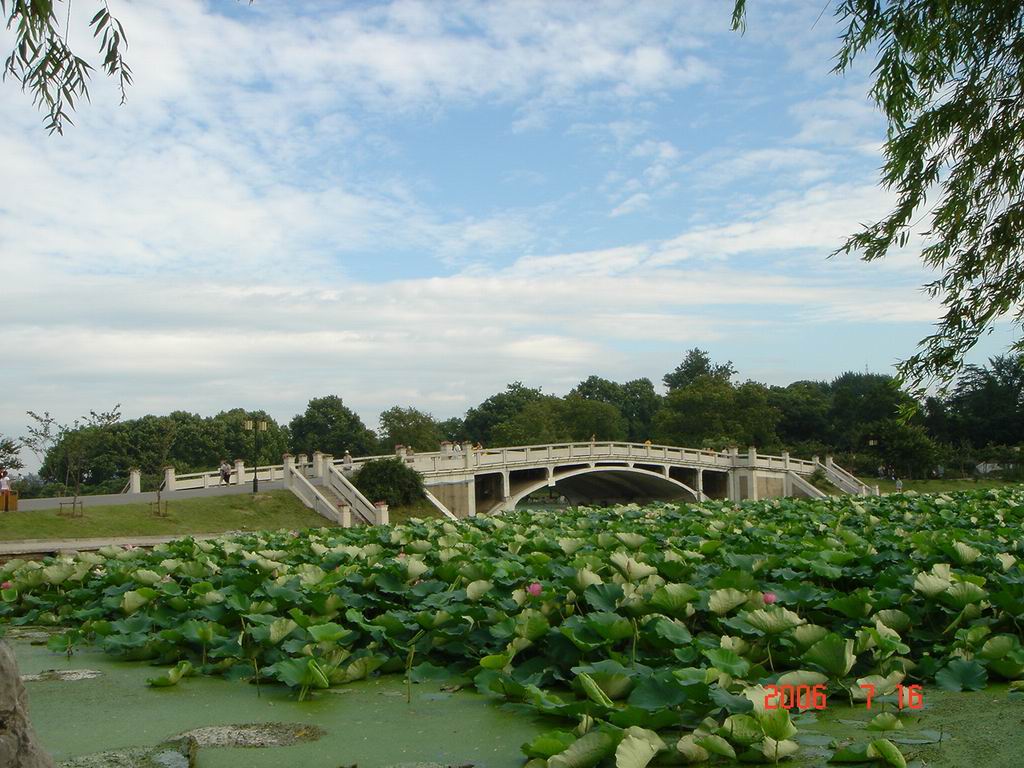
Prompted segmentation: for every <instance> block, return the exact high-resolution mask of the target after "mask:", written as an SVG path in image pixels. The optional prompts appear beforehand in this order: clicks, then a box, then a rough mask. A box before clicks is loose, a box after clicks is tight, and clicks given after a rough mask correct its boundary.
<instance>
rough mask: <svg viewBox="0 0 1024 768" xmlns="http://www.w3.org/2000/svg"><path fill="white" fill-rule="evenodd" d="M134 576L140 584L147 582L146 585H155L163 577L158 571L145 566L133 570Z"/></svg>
mask: <svg viewBox="0 0 1024 768" xmlns="http://www.w3.org/2000/svg"><path fill="white" fill-rule="evenodd" d="M132 578H133V579H135V581H137V582H139V584H145V585H146V586H149V587H151V586H153V585H154V584H156V583H157V582H158V581H160V579H162V578H163V577H162V576H161V575H160V574H159V573H157V572H156V571H150V570H146V569H145V568H139V569H138V570H136V571H133V572H132Z"/></svg>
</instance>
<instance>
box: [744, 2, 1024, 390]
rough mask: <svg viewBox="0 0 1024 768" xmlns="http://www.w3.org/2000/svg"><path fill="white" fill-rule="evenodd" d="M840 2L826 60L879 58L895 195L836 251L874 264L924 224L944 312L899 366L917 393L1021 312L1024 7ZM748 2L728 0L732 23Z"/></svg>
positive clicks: (888, 174)
mask: <svg viewBox="0 0 1024 768" xmlns="http://www.w3.org/2000/svg"><path fill="white" fill-rule="evenodd" d="M834 7H835V15H836V16H837V18H838V20H839V24H840V27H841V28H842V33H841V35H840V40H841V42H840V47H839V51H838V53H837V55H836V57H835V62H836V63H835V66H834V68H833V71H834V72H836V73H838V74H840V75H842V74H845V73H847V72H848V71H849V70H850V69H851V68H852V67H853V65H854V62H855V61H856V60H857V58H858V57H860V56H864V55H866V56H869V57H871V58H873V59H874V60H875V66H874V68H873V70H872V74H873V78H874V82H873V83H872V86H871V89H870V91H869V96H870V98H871V99H872V100H873V101H874V102H875V104H876V105H877V106H878V108H879V109H880V110H881V112H882V114H883V115H884V116H885V118H886V119H887V120H888V123H889V131H888V137H887V140H886V142H885V144H884V147H883V152H884V155H885V164H884V166H883V169H882V185H883V186H884V187H886V188H887V189H890V190H893V191H894V192H895V195H896V202H895V204H894V207H893V208H892V210H891V211H890V212H889V213H888V214H886V215H885V216H884V217H883V218H881V219H880V220H878V221H877V222H874V223H870V224H867V225H866V226H865V227H864V228H863V229H862V230H861V231H860V232H859V233H857V234H855V235H853V236H852V237H851V238H850V239H849V240H847V242H846V244H845V245H843V246H842V247H841V249H840V250H842V251H845V252H848V253H849V252H858V253H861V254H863V258H864V259H865V260H867V261H870V260H873V259H878V258H882V257H883V256H885V255H886V254H888V253H890V252H892V251H893V250H896V249H900V248H903V247H905V246H906V245H907V244H908V242H909V240H910V238H911V236H913V235H914V234H916V233H918V232H921V231H922V230H923V234H924V235H925V242H924V245H923V248H922V249H921V251H920V252H921V259H922V261H923V262H924V263H925V265H927V266H928V267H929V268H930V269H932V270H935V271H936V272H937V273H938V274H939V276H938V277H937V278H936V279H935V280H934V281H932V282H931V283H929V284H928V285H927V286H926V288H927V290H928V292H929V293H930V294H931V295H932V296H938V297H941V299H942V304H943V307H944V308H945V312H944V314H943V316H942V318H941V320H940V321H939V324H938V328H937V330H936V332H935V333H934V334H932V335H930V336H928V337H926V338H925V339H924V340H923V341H922V342H921V345H920V351H919V352H918V353H917V354H914V355H912V356H910V357H909V358H908V359H907V360H905V361H904V362H903V363H901V364H900V366H899V370H900V374H901V377H902V378H903V379H904V380H905V381H906V382H907V383H908V384H909V385H910V386H911V387H912V389H913V390H914V391H915V393H916V394H918V395H922V394H924V390H925V388H926V385H927V383H928V382H929V381H930V380H938V381H940V382H948V381H950V380H951V379H952V377H953V376H954V375H955V374H956V372H957V371H958V370H959V368H960V366H961V364H962V361H963V358H964V355H965V354H966V353H967V352H968V351H969V350H970V349H971V348H972V347H973V346H974V345H975V343H976V342H977V341H978V339H979V338H980V337H981V334H983V333H984V332H985V331H986V330H987V329H990V328H991V327H992V324H993V323H994V322H995V321H996V320H997V319H998V318H1000V317H1002V316H1004V315H1006V314H1011V313H1012V315H1013V322H1014V324H1015V325H1017V326H1018V327H1019V326H1020V325H1021V323H1022V322H1024V185H1022V184H1021V178H1022V168H1024V99H1022V98H1021V82H1022V81H1024V13H1022V10H1021V8H1022V6H1021V3H1020V2H1015V1H1014V0H885V1H884V2H883V0H841V1H840V2H837V3H835V6H834ZM745 10H746V0H736V2H735V7H734V11H733V28H734V29H742V28H743V26H744V21H745V19H744V15H745ZM922 220H926V221H924V223H923V224H922V223H921V222H922ZM1022 346H1024V341H1021V340H1019V339H1018V341H1017V342H1016V343H1015V345H1014V347H1015V349H1017V350H1018V351H1021V349H1022Z"/></svg>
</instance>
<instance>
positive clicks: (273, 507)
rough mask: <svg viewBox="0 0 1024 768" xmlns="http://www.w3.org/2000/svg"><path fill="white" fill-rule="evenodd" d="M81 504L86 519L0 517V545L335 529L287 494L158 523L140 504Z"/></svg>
mask: <svg viewBox="0 0 1024 768" xmlns="http://www.w3.org/2000/svg"><path fill="white" fill-rule="evenodd" d="M84 498H85V516H84V517H77V518H70V517H61V516H60V515H58V514H57V510H55V509H53V510H49V509H48V510H39V511H35V512H8V513H6V514H4V513H2V512H0V541H18V540H20V539H87V538H94V537H96V538H98V537H103V536H110V537H114V536H161V535H174V534H183V535H184V534H190V533H219V532H221V531H254V530H274V529H277V528H319V527H321V526H330V525H333V524H332V523H331V522H330V521H329V520H327V519H325V518H323V517H321V516H320V515H318V514H316V513H315V512H313V511H312V510H309V509H306V508H305V507H304V506H302V503H301V502H300V501H299V500H298V499H297V498H296V497H295V495H294V494H292V493H291V492H290V491H271V492H270V493H261V494H259V495H257V496H256V497H255V498H254V497H253V496H252V495H251V494H248V493H246V494H239V495H237V496H213V497H209V498H199V499H188V500H184V501H182V500H176V501H171V502H169V503H168V505H167V511H168V515H167V517H157V516H156V515H154V514H153V512H152V510H151V509H150V507H149V504H147V503H144V502H143V503H140V504H125V505H121V506H99V505H97V506H91V505H90V504H89V498H88V497H84Z"/></svg>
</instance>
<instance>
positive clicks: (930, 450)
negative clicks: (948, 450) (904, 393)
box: [875, 419, 940, 478]
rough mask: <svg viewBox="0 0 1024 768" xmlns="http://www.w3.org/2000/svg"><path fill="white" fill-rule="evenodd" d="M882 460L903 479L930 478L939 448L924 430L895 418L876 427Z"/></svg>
mask: <svg viewBox="0 0 1024 768" xmlns="http://www.w3.org/2000/svg"><path fill="white" fill-rule="evenodd" d="M875 431H876V433H877V434H878V436H879V441H878V442H879V445H878V449H879V453H880V454H881V457H882V460H883V461H884V462H885V464H886V465H887V466H889V467H892V468H893V469H894V470H895V471H896V475H897V476H901V477H922V478H924V477H929V476H930V475H931V472H932V470H934V469H935V466H936V464H937V463H938V460H939V455H940V449H939V446H938V445H936V443H935V441H934V440H932V439H931V438H930V437H929V436H928V433H927V432H925V430H924V427H922V426H921V425H919V424H904V423H902V422H900V421H899V420H896V419H893V420H890V421H886V422H884V423H882V424H879V425H878V426H877V427H876V430H875Z"/></svg>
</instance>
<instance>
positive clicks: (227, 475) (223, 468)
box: [218, 459, 231, 485]
mask: <svg viewBox="0 0 1024 768" xmlns="http://www.w3.org/2000/svg"><path fill="white" fill-rule="evenodd" d="M218 485H231V465H230V464H228V461H227V459H221V460H220V482H219V483H218Z"/></svg>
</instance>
